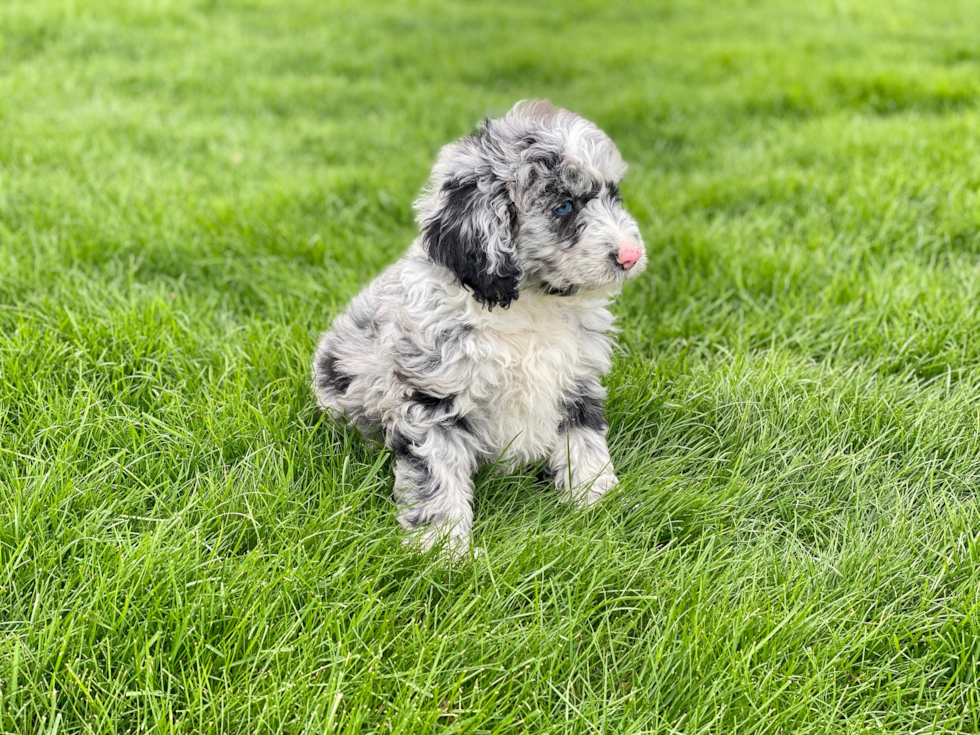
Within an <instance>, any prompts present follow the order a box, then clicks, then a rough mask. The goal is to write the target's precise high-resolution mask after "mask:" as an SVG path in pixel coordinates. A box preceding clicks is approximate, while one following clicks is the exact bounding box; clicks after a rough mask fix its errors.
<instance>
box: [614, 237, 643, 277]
mask: <svg viewBox="0 0 980 735" xmlns="http://www.w3.org/2000/svg"><path fill="white" fill-rule="evenodd" d="M642 257H643V251H642V250H640V249H639V248H638V247H637V246H636V245H634V244H633V243H631V242H630V241H628V240H623V241H622V242H620V243H619V256H618V257H617V258H616V262H617V263H619V264H620V265H621V266H623V268H625V269H626V270H629V269H630V268H632V267H633V266H634V265H636V263H637V261H638V260H639V259H640V258H642Z"/></svg>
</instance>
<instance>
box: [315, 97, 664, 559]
mask: <svg viewBox="0 0 980 735" xmlns="http://www.w3.org/2000/svg"><path fill="white" fill-rule="evenodd" d="M625 173H626V165H625V164H624V163H623V160H622V158H621V156H620V154H619V151H618V150H617V148H616V146H615V145H614V144H613V142H612V140H610V139H609V137H608V136H607V135H606V134H605V133H603V132H602V131H601V130H599V128H598V127H596V126H595V125H594V124H593V123H591V122H589V121H587V120H585V119H583V118H582V117H580V116H578V115H576V114H574V113H572V112H569V111H567V110H563V109H560V108H558V107H555V106H554V105H552V104H551V103H550V102H549V101H547V100H544V101H523V102H519V103H517V105H515V106H514V108H513V109H512V110H511V111H510V112H509V113H507V115H505V116H504V117H502V118H499V119H494V120H491V119H489V118H488V119H486V120H485V121H484V123H483V124H482V125H481V126H480V127H479V129H478V130H477V132H476V133H474V134H472V135H469V136H467V137H464V138H462V139H461V140H459V141H457V142H455V143H451V144H449V145H447V146H446V147H444V148H443V149H442V151H441V152H440V154H439V157H438V160H437V162H436V164H435V166H434V168H433V170H432V175H431V178H430V180H429V184H428V186H427V187H426V188H425V189H424V190H423V192H422V194H421V196H420V197H419V199H418V201H417V202H416V203H415V208H416V210H417V221H418V224H419V227H420V234H419V236H418V238H417V239H416V240H415V241H414V242H413V243H412V245H411V246H410V248H409V250H408V252H407V253H406V254H405V256H404V257H402V258H401V259H400V260H399V261H397V262H396V263H395V264H394V265H392V266H391V267H389V268H388V269H387V270H386V271H384V272H383V273H382V274H381V275H380V276H379V277H378V278H377V279H375V280H374V281H373V282H372V283H371V284H370V285H368V286H367V287H366V288H365V289H364V290H363V291H362V292H361V293H360V294H359V295H358V296H356V297H355V298H354V299H353V300H352V301H351V302H350V304H349V305H348V308H347V310H346V311H345V312H344V313H342V314H341V315H340V316H338V317H337V318H336V319H335V321H334V322H333V325H332V326H331V328H330V329H329V330H328V331H327V332H326V333H324V334H323V336H322V338H321V339H320V342H319V345H318V346H317V348H316V353H315V356H314V359H313V391H314V393H315V395H316V399H317V403H318V405H319V406H320V407H321V408H322V409H324V410H326V411H327V412H329V414H330V415H331V416H332V417H333V418H335V419H337V420H341V421H347V422H350V423H353V424H354V425H355V426H357V427H358V428H359V429H361V430H362V431H363V432H364V433H365V434H367V435H370V436H376V437H377V436H380V437H381V438H383V440H384V444H385V446H386V447H387V448H388V449H389V450H390V452H391V454H392V456H393V460H394V475H395V480H394V497H395V501H396V503H397V506H398V520H399V522H400V524H401V525H402V526H403V527H404V529H405V530H406V531H408V532H410V534H411V535H410V536H409V540H410V541H415V542H417V543H418V544H420V546H421V547H422V548H423V549H429V548H431V547H432V546H433V545H436V544H439V543H445V544H446V546H445V547H444V549H448V550H449V552H450V553H452V554H454V555H461V554H466V553H468V551H469V549H470V532H471V528H472V524H473V507H472V501H473V489H474V485H473V475H474V473H475V472H476V471H477V469H479V467H480V466H481V465H484V464H488V463H492V462H498V461H500V462H501V464H502V466H504V467H513V466H516V465H518V464H521V463H526V462H533V461H542V460H547V461H548V467H549V470H550V472H552V473H553V474H554V478H555V484H556V486H557V488H558V491H559V492H560V493H561V497H562V499H563V500H566V501H567V500H570V501H573V502H577V503H580V504H583V505H584V504H592V503H594V502H596V501H597V500H599V498H601V497H602V495H603V494H604V493H605V492H607V491H608V490H609V489H610V488H611V487H613V486H614V485H616V483H617V482H618V480H617V478H616V474H615V472H614V471H613V466H612V463H611V461H610V458H609V449H608V447H607V444H606V433H607V430H608V424H607V423H606V420H605V416H604V411H603V402H604V400H605V397H606V391H605V388H604V387H603V385H602V383H601V382H600V377H601V376H602V375H603V374H605V373H606V372H608V371H609V369H610V353H611V350H612V341H611V337H610V331H611V330H612V329H613V316H612V314H611V313H610V312H609V310H608V309H607V306H608V303H609V301H610V299H611V298H612V297H613V296H614V295H615V294H616V293H617V292H618V291H619V289H620V287H621V286H622V285H623V283H624V281H626V280H627V279H628V278H632V277H634V276H636V275H637V274H638V273H640V272H641V271H642V270H643V268H644V267H645V266H646V254H645V250H644V245H643V240H642V238H641V237H640V231H639V227H638V226H637V224H636V221H635V220H634V219H633V218H632V217H631V216H630V215H629V214H627V212H626V211H625V209H624V208H623V202H622V199H621V197H620V193H619V184H620V182H621V181H622V179H623V176H624V174H625Z"/></svg>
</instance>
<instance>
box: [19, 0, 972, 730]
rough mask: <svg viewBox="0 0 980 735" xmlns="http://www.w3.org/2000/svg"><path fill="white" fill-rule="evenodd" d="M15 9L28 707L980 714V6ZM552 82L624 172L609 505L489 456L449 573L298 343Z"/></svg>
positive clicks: (164, 0)
mask: <svg viewBox="0 0 980 735" xmlns="http://www.w3.org/2000/svg"><path fill="white" fill-rule="evenodd" d="M886 6H887V9H885V7H886ZM0 34H2V35H0V561H2V565H0V703H2V705H0V727H2V730H3V731H4V732H9V733H34V732H38V733H41V732H44V733H55V732H57V733H82V732H86V733H87V732H91V733H109V732H144V731H147V732H156V733H169V732H224V733H266V732H289V733H300V732H310V733H312V732H363V733H368V732H379V733H394V732H397V733H427V732H440V733H441V732H467V733H469V732H474V733H476V732H479V733H507V732H529V733H597V732H623V733H641V732H642V733H662V734H663V735H668V734H670V735H679V734H680V733H684V734H685V735H693V734H694V733H746V734H747V733H758V734H762V733H788V732H794V733H797V732H798V733H858V732H876V733H877V732H894V733H911V732H931V733H938V732H943V733H945V732H971V733H973V732H980V682H978V675H980V500H978V490H980V458H978V453H980V309H978V304H980V194H978V189H980V50H978V49H980V7H978V6H977V5H976V3H972V2H968V1H967V0H962V1H961V2H943V3H937V2H932V1H930V0H900V1H899V2H895V3H887V4H884V3H873V2H870V0H869V1H868V2H850V1H849V0H838V1H836V2H831V1H829V0H828V1H827V2H814V3H798V2H792V1H791V0H784V1H782V2H780V1H779V0H764V1H760V2H730V3H729V2H725V3H716V2H709V1H708V0H703V1H702V2H683V3H682V2H672V3H671V2H653V3H638V2H630V3H625V2H624V3H621V4H618V5H616V6H610V4H609V3H606V2H598V1H597V2H592V3H587V2H578V1H577V0H576V1H573V2H565V3H561V4H556V3H547V4H546V3H543V2H542V3H539V2H489V1H485V2H467V3H443V2H428V1H426V2H417V3H407V2H380V1H378V2H370V3H369V2H365V1H364V0H358V1H357V2H353V1H352V2H347V3H339V2H329V3H328V2H323V1H321V0H289V1H288V2H285V1H284V2H279V1H273V0H239V1H237V2H222V1H220V0H216V1H210V2H209V1H208V0H158V1H157V0H155V1H151V0H134V1H133V2H126V3H106V2H103V1H102V0H99V1H96V0H43V2H42V1H28V0H7V1H6V2H4V3H3V4H2V5H0ZM526 97H550V98H551V99H552V100H554V101H555V102H556V103H558V104H560V105H563V106H566V107H570V108H572V109H575V110H577V111H580V112H581V113H583V114H585V115H586V116H587V117H589V118H590V119H593V120H595V121H596V122H597V123H598V124H599V125H600V126H601V127H603V128H604V129H605V130H607V131H608V132H609V133H610V134H611V135H612V136H613V138H614V139H615V141H616V142H617V143H618V145H619V146H620V148H621V150H622V152H623V154H624V157H625V158H626V160H627V161H628V162H629V163H630V164H631V171H630V174H629V176H628V178H627V180H626V182H625V184H624V186H623V193H624V195H625V199H626V202H627V205H628V206H629V208H630V209H631V210H632V211H633V212H634V213H635V214H636V215H637V217H638V219H639V221H640V224H641V227H642V230H643V232H644V237H645V239H646V242H647V244H648V248H649V253H650V267H649V269H648V271H647V272H646V273H645V274H644V276H643V277H642V278H641V279H638V280H637V281H635V282H632V283H630V284H629V285H628V287H627V290H626V292H625V293H624V295H623V297H622V298H621V299H620V301H619V302H618V304H617V306H616V311H617V314H618V316H619V323H620V326H621V327H622V334H621V343H622V349H621V350H620V351H619V352H618V353H617V357H616V361H615V369H614V371H613V374H612V375H611V376H610V377H609V380H608V381H607V382H608V385H609V389H610V400H609V405H608V414H609V417H610V421H611V425H612V428H611V433H610V440H611V447H612V455H613V458H614V461H615V463H616V465H617V467H618V469H619V474H620V477H621V478H622V480H623V483H622V489H621V491H620V492H618V493H615V494H613V495H611V496H610V497H608V498H607V499H606V500H605V501H604V502H603V503H602V504H600V506H599V507H597V508H595V509H592V510H589V511H587V512H573V511H570V510H569V509H567V508H564V507H556V505H555V500H556V497H555V494H554V492H553V491H552V490H551V489H550V488H549V487H548V484H547V483H546V482H544V481H542V480H539V479H537V478H536V471H535V468H533V467H531V468H527V469H526V471H524V472H523V473H521V474H518V475H508V476H502V477H498V476H495V475H493V474H491V473H483V474H481V476H480V477H479V481H478V494H477V503H478V509H477V524H476V528H475V535H476V538H477V543H478V544H479V545H480V546H481V547H483V548H484V549H485V550H486V553H485V555H483V556H482V557H480V558H478V559H476V560H474V561H472V562H470V563H466V564H463V565H460V566H458V567H455V568H453V567H447V566H446V565H444V564H441V563H440V562H439V561H438V560H437V559H434V558H431V557H419V556H414V555H412V554H411V553H410V552H409V551H408V550H406V549H404V548H402V547H401V546H400V544H399V538H398V533H397V530H396V522H395V519H394V513H393V509H392V506H391V501H390V479H389V477H390V473H391V468H390V458H389V457H388V456H387V455H386V454H385V453H384V452H381V451H379V450H378V449H377V448H376V447H372V446H370V445H368V444H367V443H365V442H364V441H362V440H360V439H359V438H358V437H355V436H351V435H349V434H346V433H344V432H343V431H340V430H338V429H337V428H336V427H334V426H332V425H329V424H328V423H326V422H324V421H323V420H322V419H321V417H320V416H319V415H318V413H317V412H316V410H315V409H314V406H313V401H312V398H311V396H310V393H309V389H308V385H307V375H308V364H309V361H310V357H311V353H312V349H313V345H314V343H315V339H316V336H317V333H318V332H319V331H320V330H322V329H323V328H325V327H326V326H327V325H328V324H329V322H330V320H331V318H332V316H333V315H334V314H336V313H337V311H338V310H339V309H341V308H342V307H343V305H344V304H345V302H346V301H347V299H349V298H350V296H351V295H353V294H354V293H355V292H356V291H357V290H358V289H359V288H360V287H361V286H362V285H364V284H365V283H367V281H369V280H370V279H371V278H372V276H373V275H375V274H376V273H378V272H379V271H380V270H381V269H382V268H383V267H384V266H385V265H386V264H388V263H390V262H392V261H393V260H394V259H396V258H397V257H398V256H399V255H400V253H401V252H402V251H403V250H404V249H405V247H406V246H407V245H408V243H409V241H410V240H411V238H412V237H413V233H414V224H413V218H412V211H411V202H412V200H413V199H414V197H415V196H416V194H417V193H418V191H419V189H420V187H421V185H422V183H423V182H424V180H425V178H426V175H427V173H428V170H429V166H430V165H431V163H432V161H433V159H434V156H435V154H436V152H437V150H438V149H439V147H440V146H441V145H442V144H444V143H445V142H448V141H450V140H453V139H455V138H457V137H459V136H460V135H462V134H464V133H466V132H468V131H470V130H471V129H472V128H473V126H474V125H475V123H476V122H477V121H478V120H479V119H480V118H481V117H482V116H483V115H485V114H491V115H493V114H500V113H502V112H504V111H506V110H507V109H509V107H510V106H511V105H512V104H513V102H514V101H516V100H518V99H521V98H526Z"/></svg>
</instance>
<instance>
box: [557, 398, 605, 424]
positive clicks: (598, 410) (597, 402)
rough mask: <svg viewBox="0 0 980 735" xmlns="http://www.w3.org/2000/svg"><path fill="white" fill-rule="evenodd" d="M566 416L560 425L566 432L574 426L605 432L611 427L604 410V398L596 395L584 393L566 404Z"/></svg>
mask: <svg viewBox="0 0 980 735" xmlns="http://www.w3.org/2000/svg"><path fill="white" fill-rule="evenodd" d="M564 408H565V418H563V419H562V422H561V424H560V425H559V427H558V430H559V431H562V432H566V431H569V430H570V429H574V428H582V429H589V430H591V431H598V432H604V431H605V430H606V429H608V428H609V424H607V423H606V417H605V414H604V413H603V411H602V400H601V399H600V398H597V397H595V396H589V395H582V396H579V397H577V398H575V399H574V400H573V401H572V402H570V403H567V404H565V406H564Z"/></svg>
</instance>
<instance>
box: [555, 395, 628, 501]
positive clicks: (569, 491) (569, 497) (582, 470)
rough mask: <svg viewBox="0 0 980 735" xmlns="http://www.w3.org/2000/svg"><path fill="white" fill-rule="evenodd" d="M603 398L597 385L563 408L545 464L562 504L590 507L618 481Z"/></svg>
mask: <svg viewBox="0 0 980 735" xmlns="http://www.w3.org/2000/svg"><path fill="white" fill-rule="evenodd" d="M604 396H605V390H604V389H603V388H602V386H601V385H600V384H599V383H598V382H596V383H594V384H591V385H589V386H586V387H585V388H584V389H582V390H581V391H580V392H579V394H578V395H577V396H576V397H575V398H574V399H573V400H572V401H570V402H569V403H568V404H567V405H565V406H564V408H563V410H564V418H563V419H562V422H561V425H560V426H559V428H558V443H557V446H556V447H555V451H554V452H553V453H552V455H551V460H550V462H549V463H548V464H549V467H550V469H551V471H552V472H554V473H555V485H556V486H557V487H558V490H560V491H561V492H562V501H563V502H567V501H572V502H574V503H579V504H582V505H592V504H593V503H595V502H596V501H597V500H599V498H601V497H602V496H603V495H605V493H606V491H607V490H609V488H611V487H613V486H614V485H615V484H616V483H617V482H619V480H618V479H617V478H616V474H615V472H613V466H612V460H610V458H609V447H608V446H607V445H606V431H607V430H608V428H609V425H608V424H607V423H606V418H605V415H604V414H603V410H602V401H603V398H604Z"/></svg>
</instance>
